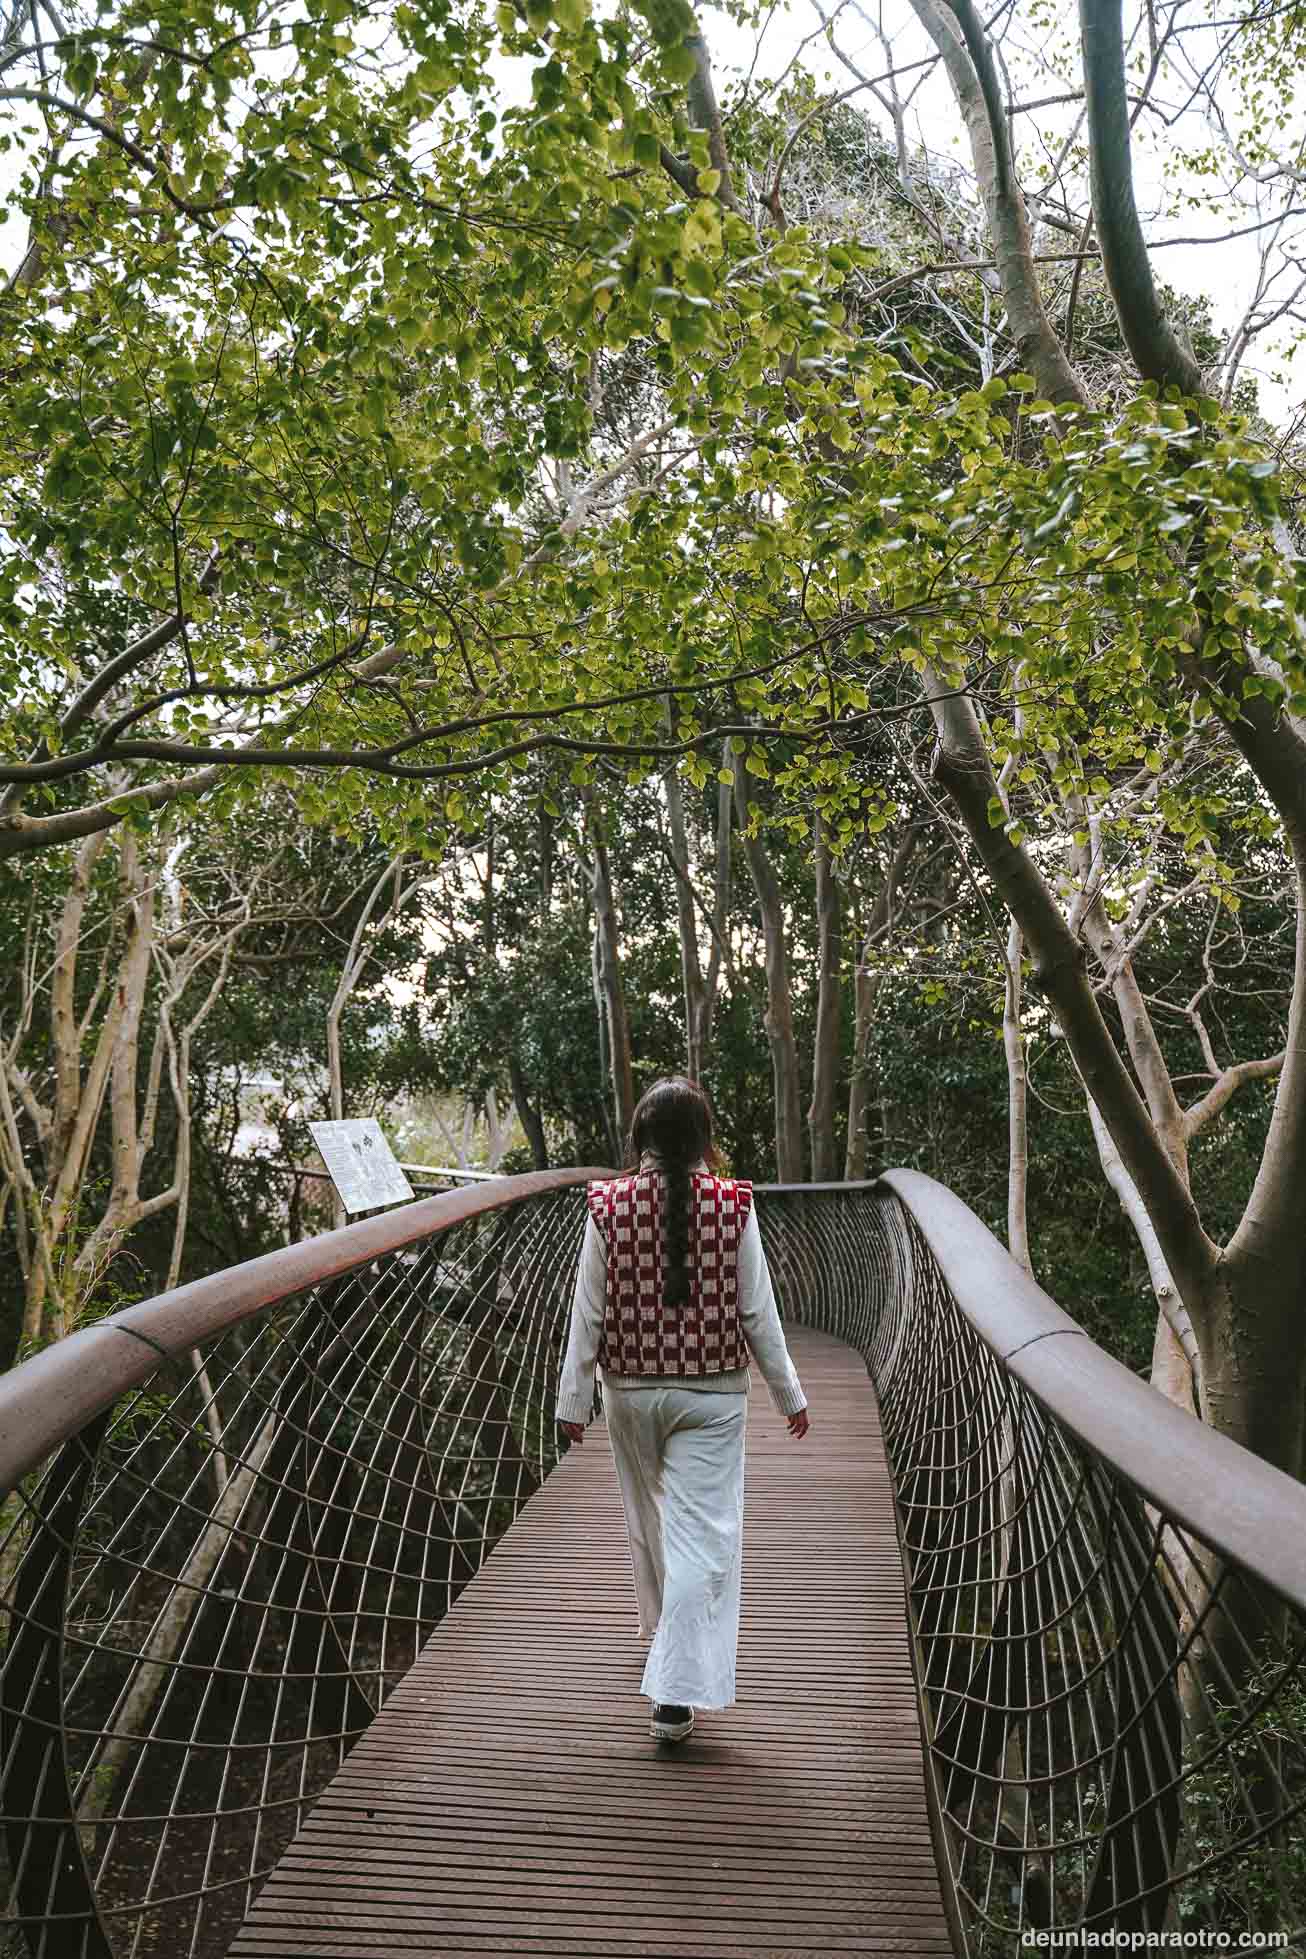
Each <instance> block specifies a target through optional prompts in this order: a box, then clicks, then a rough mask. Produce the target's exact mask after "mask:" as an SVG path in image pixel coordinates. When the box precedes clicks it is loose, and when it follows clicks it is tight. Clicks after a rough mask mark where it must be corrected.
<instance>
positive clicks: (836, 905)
mask: <svg viewBox="0 0 1306 1959" xmlns="http://www.w3.org/2000/svg"><path fill="white" fill-rule="evenodd" d="M812 844H813V853H814V859H815V862H814V871H815V878H816V928H817V947H818V951H817V994H816V1035H815V1039H814V1042H813V1051H812V1099H811V1102H810V1103H809V1105H808V1109H807V1127H808V1135H809V1138H810V1142H811V1159H812V1182H813V1183H818V1184H826V1183H833V1182H834V1181H835V1178H836V1176H837V1175H838V1162H837V1159H836V1156H835V1147H834V1108H835V1096H836V1094H837V1092H838V1086H839V1066H840V1063H841V1061H842V1059H843V1052H842V1041H841V1039H840V1033H841V1029H840V1009H841V1005H842V998H841V995H842V986H841V975H840V971H839V964H840V958H841V955H842V949H843V932H842V923H843V921H842V913H841V905H840V899H839V885H838V882H837V880H836V878H835V874H834V865H833V862H832V861H831V857H830V847H829V844H828V843H827V841H826V837H825V831H824V826H823V825H822V822H821V818H820V815H819V813H818V814H817V815H816V816H815V817H814V818H813V822H812Z"/></svg>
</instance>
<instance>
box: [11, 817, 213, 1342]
mask: <svg viewBox="0 0 1306 1959" xmlns="http://www.w3.org/2000/svg"><path fill="white" fill-rule="evenodd" d="M107 842H108V838H107V835H105V834H102V835H100V836H98V837H96V838H94V839H92V840H90V841H89V842H87V843H85V844H83V845H82V846H81V849H80V850H79V852H78V853H77V857H76V859H75V861H74V865H73V874H72V878H71V881H70V884H69V887H68V890H67V891H66V892H65V894H64V898H63V901H62V903H61V905H60V908H59V912H58V915H57V918H56V921H55V926H54V957H53V960H52V963H51V968H50V1019H49V1044H48V1057H49V1058H48V1061H46V1060H45V1058H44V1057H41V1058H39V1059H38V1062H37V1066H38V1067H39V1068H41V1069H42V1070H46V1069H48V1073H49V1076H50V1078H51V1083H52V1095H51V1101H50V1105H49V1106H48V1107H46V1106H45V1105H44V1104H43V1103H42V1102H41V1100H40V1097H39V1095H38V1093H37V1091H36V1089H35V1087H34V1086H33V1080H32V1078H31V1076H30V1075H29V1073H28V1071H26V1070H25V1069H24V1067H23V1065H22V1041H23V1038H24V1035H25V1033H27V1032H28V1031H29V1030H30V1028H31V1027H32V1026H33V1024H34V1017H35V994H34V991H33V995H32V998H31V999H29V1000H27V1001H25V1002H24V1006H23V1010H22V1012H21V1014H20V1017H19V1023H18V1028H17V1031H16V1033H15V1035H14V1037H13V1038H12V1039H11V1041H10V1043H9V1044H8V1046H7V1047H6V1049H5V1050H4V1052H3V1055H2V1056H0V1167H2V1168H3V1172H4V1176H5V1179H6V1182H7V1183H8V1184H10V1185H11V1187H12V1188H13V1189H14V1192H15V1196H16V1201H17V1202H18V1203H19V1204H20V1205H21V1224H20V1229H19V1234H18V1252H19V1258H20V1262H21V1264H22V1267H23V1277H24V1288H25V1311H24V1325H23V1339H24V1343H25V1344H28V1345H30V1344H32V1343H34V1342H37V1341H40V1340H42V1339H46V1338H51V1337H53V1338H58V1337H59V1336H60V1335H61V1334H62V1333H64V1332H65V1331H67V1330H68V1327H69V1326H70V1325H71V1324H72V1322H73V1320H74V1318H75V1316H76V1315H77V1313H78V1312H79V1311H80V1308H81V1305H82V1303H83V1301H84V1300H85V1299H86V1298H87V1297H88V1296H89V1295H90V1293H91V1292H92V1291H93V1290H94V1287H95V1285H96V1283H97V1281H98V1279H99V1278H100V1277H101V1276H102V1275H103V1272H104V1270H105V1269H106V1267H107V1265H108V1263H109V1261H110V1260H111V1259H112V1258H113V1256H114V1255H115V1253H116V1251H117V1250H118V1248H119V1247H120V1245H121V1244H122V1242H123V1240H124V1238H125V1237H126V1235H127V1233H128V1232H129V1231H130V1230H131V1229H132V1228H133V1227H134V1226H135V1225H137V1224H140V1223H142V1222H144V1221H145V1220H146V1219H147V1218H150V1217H152V1216H154V1215H156V1214H157V1213H159V1212H161V1211H164V1210H167V1209H169V1208H174V1207H176V1208H177V1211H178V1218H177V1223H176V1226H175V1229H174V1249H173V1258H172V1261H171V1267H172V1269H173V1270H174V1271H175V1269H176V1268H177V1267H178V1265H179V1260H180V1248H181V1243H182V1239H183V1237H184V1232H185V1216H186V1206H185V1196H186V1192H187V1190H188V1187H189V1176H190V1100H189V1045H190V1039H191V1036H192V1035H193V1033H194V1031H195V1030H196V1028H197V1027H198V1026H199V1025H200V1024H201V1022H202V1021H203V1019H204V1018H205V1016H206V1015H207V1013H208V1012H209V1011H210V1009H211V1008H212V1006H213V1004H214V1002H215V1000H216V998H217V996H218V993H219V992H220V991H221V987H222V984H223V982H224V980H225V978H226V975H227V971H228V967H229V962H230V953H231V947H232V944H233V943H234V939H235V936H236V934H237V933H238V932H239V931H240V929H241V928H242V924H243V922H244V920H245V919H247V917H248V912H249V894H248V892H247V893H246V894H245V896H244V899H243V902H242V904H241V905H239V906H238V907H237V910H236V914H235V915H234V917H229V918H227V919H226V920H225V921H211V920H205V921H204V923H203V925H202V927H200V928H199V929H198V930H197V932H196V934H195V936H193V937H190V938H188V937H187V935H186V933H185V932H184V931H183V930H182V929H181V926H180V923H179V921H178V920H175V919H170V920H169V931H170V932H171V933H172V934H173V936H174V937H175V938H176V940H177V945H176V947H175V949H173V950H169V947H168V944H167V936H168V935H167V934H166V933H164V932H163V931H162V929H161V927H160V923H159V919H158V916H157V909H158V899H157V891H158V887H159V884H160V881H161V879H162V877H163V875H164V873H163V871H162V869H161V865H162V859H163V856H164V853H165V851H166V846H167V839H166V836H165V837H162V838H156V839H155V848H154V850H153V851H152V853H151V855H150V857H149V858H148V859H147V857H146V856H145V855H144V853H143V852H142V849H141V845H140V843H139V840H138V839H137V837H136V836H135V834H134V833H133V832H131V831H129V830H125V831H123V832H122V833H121V836H120V838H119V839H118V840H117V845H118V879H117V894H116V895H117V899H118V903H117V906H116V913H117V924H116V925H115V934H116V933H117V932H118V931H119V930H120V931H121V937H117V936H113V937H109V938H108V939H107V940H106V941H105V943H104V945H103V948H102V950H101V952H100V954H99V956H98V960H97V965H96V970H95V977H94V983H93V984H92V985H91V987H90V990H89V994H88V995H87V997H86V999H85V1003H84V1004H82V1005H80V1008H79V985H80V984H81V983H80V982H79V965H80V962H81V959H82V956H83V950H84V943H85V933H86V930H87V908H88V904H89V902H90V897H91V889H92V878H93V874H94V871H95V868H96V863H97V860H98V859H99V858H100V857H101V855H102V853H103V851H104V849H105V847H106V845H107ZM215 955H221V956H220V960H219V966H218V973H217V977H216V979H215V980H214V982H213V984H212V986H211V987H210V988H209V991H208V993H207V995H206V997H205V999H204V1000H203V1002H202V1003H201V1005H200V1007H199V1009H198V1011H197V1012H196V1013H195V1014H194V1015H193V1016H192V1018H191V1019H190V1021H189V1022H188V1023H187V1024H186V1026H184V1027H183V1028H181V1029H178V1028H177V1026H176V1024H175V1016H176V1010H177V1007H178V1005H179V1002H180V999H181V996H182V994H183V992H184V990H185V988H186V986H187V985H188V983H189V982H190V981H191V980H192V979H193V977H194V976H195V974H196V973H197V972H198V970H199V968H200V966H201V965H202V964H203V962H204V961H205V960H206V959H209V958H211V957H213V956H215ZM154 964H157V965H158V967H159V970H160V972H161V974H162V976H163V990H162V992H161V993H160V994H159V995H158V1001H159V1004H158V1024H157V1027H156V1032H155V1036H154V1042H153V1047H152V1051H151V1054H150V1059H149V1063H148V1067H147V1069H146V1079H145V1087H144V1094H143V1096H142V1092H141V1052H140V1042H141V1029H142V1023H143V1019H144V1015H145V1010H146V1005H147V1001H148V998H149V993H150V976H151V971H152V966H153V965H154ZM97 1015H98V1016H99V1020H98V1027H96V1017H97ZM93 1028H95V1038H94V1046H93V1048H92V1049H91V1054H90V1059H89V1062H86V1061H84V1059H83V1056H84V1054H85V1051H86V1049H87V1047H88V1045H89V1043H90V1041H91V1036H92V1029H93ZM165 1068H166V1074H167V1082H168V1087H169V1089H170V1091H171V1095H172V1100H173V1104H174V1107H175V1109H176V1114H177V1140H176V1149H175V1154H174V1159H173V1163H172V1167H171V1174H170V1180H169V1183H168V1185H167V1186H166V1187H165V1188H164V1189H162V1190H160V1191H158V1192H156V1193H155V1194H154V1195H152V1196H148V1197H147V1196H144V1195H143V1194H142V1190H141V1184H142V1178H143V1173H144V1167H145V1164H146V1162H147V1160H148V1159H149V1157H150V1155H151V1152H152V1151H153V1149H154V1145H155V1131H156V1126H157V1120H158V1114H159V1106H160V1095H161V1091H162V1085H163V1079H164V1074H165ZM106 1097H107V1099H108V1106H109V1120H110V1150H111V1163H112V1176H111V1184H110V1190H109V1195H108V1199H107V1201H106V1204H105V1207H104V1209H103V1211H102V1213H101V1215H100V1216H99V1217H98V1218H97V1219H96V1221H95V1223H94V1225H93V1226H92V1227H91V1229H90V1230H89V1231H88V1232H87V1233H86V1234H85V1236H84V1237H83V1239H82V1242H81V1244H80V1248H79V1247H78V1245H77V1242H76V1241H77V1238H78V1235H79V1227H80V1224H81V1213H82V1209H83V1205H84V1201H85V1198H84V1193H85V1182H86V1174H87V1170H88V1167H89V1163H90V1158H91V1152H92V1149H93V1147H94V1143H95V1138H96V1135H97V1132H98V1129H99V1125H100V1121H101V1116H102V1113H103V1110H104V1105H105V1100H106ZM24 1117H26V1119H27V1120H28V1122H29V1123H30V1125H31V1127H32V1129H33V1131H34V1133H35V1138H36V1144H37V1147H38V1149H39V1150H40V1151H41V1154H42V1156H43V1158H44V1170H45V1177H44V1188H43V1189H38V1187H37V1183H36V1179H35V1177H34V1175H33V1174H32V1170H31V1167H30V1165H29V1164H28V1163H27V1161H26V1150H25V1145H24V1139H23V1136H22V1131H21V1122H22V1119H23V1118H24Z"/></svg>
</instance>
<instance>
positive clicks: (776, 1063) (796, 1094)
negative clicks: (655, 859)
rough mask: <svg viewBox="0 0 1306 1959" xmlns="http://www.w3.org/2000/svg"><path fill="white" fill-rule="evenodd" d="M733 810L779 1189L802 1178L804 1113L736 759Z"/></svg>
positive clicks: (779, 915)
mask: <svg viewBox="0 0 1306 1959" xmlns="http://www.w3.org/2000/svg"><path fill="white" fill-rule="evenodd" d="M735 807H736V811H737V814H738V818H739V827H740V830H741V832H742V836H743V845H744V855H745V857H746V858H747V860H748V868H749V871H750V872H751V874H752V879H753V888H754V889H755V891H756V892H757V905H758V911H759V912H760V914H761V920H762V944H763V951H764V958H765V964H766V1038H767V1044H768V1046H769V1048H770V1050H771V1074H772V1080H773V1084H774V1093H775V1159H776V1163H775V1167H776V1177H777V1179H778V1180H779V1182H780V1183H782V1184H796V1183H801V1182H802V1178H803V1113H802V1095H801V1091H800V1087H799V1078H798V1043H797V1042H796V1040H795V1039H794V1019H793V1003H792V1000H791V997H790V989H789V950H788V945H787V941H786V935H785V919H784V900H783V897H782V894H781V891H780V883H779V880H778V878H777V877H776V874H775V871H774V869H773V867H772V864H771V860H770V858H769V857H768V856H767V854H766V847H765V845H764V844H763V842H762V840H761V838H760V837H759V836H753V835H750V834H749V824H750V817H751V813H752V812H751V810H750V807H749V796H748V790H747V788H746V787H745V770H744V758H743V756H742V755H738V756H736V757H735Z"/></svg>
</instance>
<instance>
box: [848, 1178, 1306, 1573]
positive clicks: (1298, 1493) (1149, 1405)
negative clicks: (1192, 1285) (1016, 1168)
mask: <svg viewBox="0 0 1306 1959" xmlns="http://www.w3.org/2000/svg"><path fill="white" fill-rule="evenodd" d="M879 1182H880V1184H881V1186H883V1187H884V1188H886V1189H888V1190H891V1191H893V1192H894V1194H895V1195H896V1196H897V1197H899V1198H900V1199H901V1200H902V1202H903V1203H904V1204H905V1205H906V1207H907V1209H908V1210H909V1211H910V1212H911V1214H912V1216H913V1217H914V1218H915V1220H916V1222H917V1224H918V1225H919V1226H920V1230H921V1234H922V1236H923V1237H924V1238H925V1240H926V1242H927V1244H928V1245H929V1247H930V1250H931V1251H932V1252H933V1254H934V1256H935V1258H936V1259H937V1260H938V1263H939V1268H940V1270H941V1271H942V1273H943V1275H944V1277H945V1278H946V1279H947V1281H948V1284H949V1286H950V1287H951V1289H952V1293H953V1297H954V1298H955V1300H956V1302H957V1307H958V1310H959V1311H960V1312H961V1313H962V1314H963V1315H964V1317H965V1318H966V1319H967V1320H969V1322H970V1324H971V1325H972V1326H973V1327H974V1329H975V1331H976V1332H977V1333H978V1335H979V1337H980V1339H981V1340H982V1341H983V1342H984V1344H985V1346H986V1347H988V1348H989V1349H990V1351H991V1352H992V1353H993V1354H994V1355H995V1356H996V1357H997V1359H998V1360H999V1361H1000V1362H1001V1363H1002V1366H1003V1367H1004V1369H1006V1371H1007V1372H1008V1373H1009V1374H1011V1375H1013V1376H1014V1377H1015V1379H1016V1380H1018V1381H1020V1382H1022V1383H1023V1384H1024V1385H1025V1387H1027V1388H1028V1389H1029V1391H1030V1393H1031V1394H1032V1395H1033V1396H1034V1397H1035V1399H1036V1400H1037V1401H1039V1402H1040V1403H1041V1404H1042V1406H1043V1407H1044V1408H1045V1409H1046V1410H1047V1411H1048V1413H1049V1414H1051V1415H1053V1416H1054V1417H1055V1418H1056V1420H1057V1421H1058V1422H1060V1423H1061V1424H1062V1426H1063V1427H1065V1428H1067V1429H1069V1430H1070V1432H1071V1433H1072V1434H1073V1435H1075V1436H1076V1437H1077V1438H1078V1439H1079V1441H1081V1442H1082V1443H1083V1444H1084V1445H1085V1447H1087V1448H1089V1449H1091V1450H1092V1451H1093V1453H1094V1454H1095V1455H1097V1456H1100V1457H1101V1459H1102V1460H1103V1462H1105V1463H1106V1464H1107V1465H1108V1466H1109V1467H1110V1468H1111V1469H1112V1470H1114V1471H1115V1473H1116V1474H1117V1475H1119V1476H1124V1477H1126V1478H1127V1479H1128V1481H1129V1482H1131V1483H1132V1484H1133V1485H1134V1487H1135V1489H1137V1490H1138V1491H1139V1492H1140V1493H1141V1494H1142V1495H1143V1496H1144V1497H1145V1498H1147V1499H1148V1500H1149V1501H1150V1502H1152V1503H1153V1504H1155V1505H1156V1507H1157V1508H1158V1509H1159V1510H1163V1511H1164V1512H1165V1513H1166V1515H1167V1516H1168V1517H1170V1518H1172V1519H1173V1520H1174V1521H1175V1522H1177V1523H1180V1524H1183V1525H1185V1526H1186V1527H1187V1528H1188V1529H1189V1530H1191V1531H1193V1532H1194V1533H1195V1534H1196V1535H1197V1536H1198V1537H1201V1538H1202V1539H1203V1540H1204V1541H1205V1543H1206V1544H1207V1545H1209V1546H1210V1548H1211V1549H1212V1550H1214V1551H1218V1552H1220V1553H1221V1555H1222V1556H1224V1557H1227V1558H1231V1559H1234V1560H1236V1561H1237V1563H1238V1564H1240V1565H1241V1566H1243V1567H1244V1569H1245V1570H1247V1571H1249V1572H1251V1573H1252V1575H1253V1576H1254V1577H1256V1578H1259V1579H1260V1580H1261V1581H1262V1583H1263V1584H1266V1585H1268V1586H1269V1587H1270V1588H1271V1590H1272V1591H1274V1592H1277V1593H1278V1594H1279V1596H1280V1597H1281V1598H1283V1599H1286V1600H1288V1601H1289V1602H1290V1603H1291V1604H1292V1605H1295V1606H1296V1607H1298V1608H1299V1609H1300V1610H1302V1611H1306V1484H1302V1483H1299V1482H1298V1481H1297V1480H1296V1478H1295V1477H1292V1476H1287V1475H1285V1474H1284V1472H1283V1471H1282V1470H1281V1469H1275V1468H1274V1467H1273V1466H1272V1465H1271V1464H1270V1463H1267V1462H1263V1461H1262V1460H1261V1458H1260V1457H1259V1456H1255V1455H1253V1454H1251V1452H1250V1451H1249V1450H1247V1449H1244V1448H1241V1447H1240V1446H1239V1444H1238V1443H1236V1442H1232V1441H1230V1440H1229V1438H1228V1437H1227V1436H1224V1435H1220V1434H1218V1433H1217V1432H1216V1430H1215V1429H1213V1428H1210V1427H1208V1426H1207V1424H1206V1423H1205V1422H1202V1421H1199V1420H1198V1418H1197V1416H1196V1415H1190V1414H1188V1413H1187V1412H1186V1410H1184V1409H1182V1408H1180V1407H1177V1406H1176V1404H1175V1403H1174V1402H1173V1401H1169V1400H1167V1399H1166V1397H1165V1396H1164V1395H1163V1394H1158V1393H1157V1391H1156V1389H1155V1388H1153V1387H1152V1386H1150V1384H1149V1383H1148V1382H1146V1381H1140V1380H1139V1378H1138V1376H1137V1375H1136V1374H1132V1373H1131V1372H1130V1370H1129V1369H1128V1368H1127V1367H1125V1366H1123V1365H1122V1363H1121V1362H1120V1361H1118V1360H1114V1359H1113V1358H1112V1356H1111V1355H1110V1354H1108V1353H1106V1352H1105V1351H1104V1350H1103V1349H1102V1348H1101V1347H1099V1346H1098V1345H1097V1343H1096V1341H1095V1340H1093V1339H1092V1338H1091V1337H1090V1336H1089V1335H1088V1334H1087V1333H1085V1331H1084V1329H1083V1327H1082V1326H1080V1325H1079V1324H1078V1322H1077V1321H1076V1320H1073V1319H1072V1318H1071V1317H1070V1315H1069V1313H1066V1312H1063V1311H1062V1309H1061V1307H1060V1306H1058V1305H1057V1303H1056V1301H1055V1300H1054V1299H1053V1298H1051V1297H1050V1295H1049V1294H1048V1293H1046V1292H1044V1290H1043V1288H1042V1287H1041V1286H1040V1285H1039V1284H1038V1283H1037V1281H1036V1280H1034V1279H1032V1278H1031V1277H1030V1276H1029V1274H1028V1272H1026V1271H1025V1270H1024V1268H1023V1267H1022V1266H1019V1265H1017V1263H1016V1261H1015V1259H1014V1258H1012V1256H1011V1254H1010V1252H1008V1250H1007V1249H1006V1247H1005V1245H1003V1244H1002V1243H1001V1242H1000V1240H999V1239H997V1238H996V1237H995V1236H994V1234H993V1233H992V1232H991V1231H990V1230H989V1228H988V1226H987V1225H986V1224H984V1223H983V1222H982V1221H981V1220H980V1219H979V1218H977V1217H976V1215H975V1213H974V1212H973V1211H972V1210H970V1209H969V1208H968V1206H967V1205H965V1204H963V1203H962V1201H961V1199H960V1198H959V1197H956V1196H954V1194H953V1193H952V1191H950V1190H949V1189H948V1188H947V1187H946V1185H944V1184H940V1183H936V1182H935V1180H934V1178H933V1177H928V1176H926V1175H924V1174H923V1172H921V1171H919V1170H889V1171H886V1172H885V1174H884V1176H883V1177H881V1178H880V1179H879Z"/></svg>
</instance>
